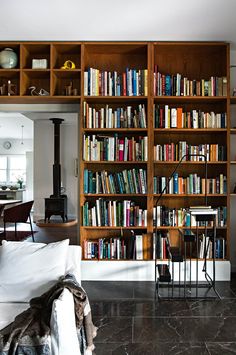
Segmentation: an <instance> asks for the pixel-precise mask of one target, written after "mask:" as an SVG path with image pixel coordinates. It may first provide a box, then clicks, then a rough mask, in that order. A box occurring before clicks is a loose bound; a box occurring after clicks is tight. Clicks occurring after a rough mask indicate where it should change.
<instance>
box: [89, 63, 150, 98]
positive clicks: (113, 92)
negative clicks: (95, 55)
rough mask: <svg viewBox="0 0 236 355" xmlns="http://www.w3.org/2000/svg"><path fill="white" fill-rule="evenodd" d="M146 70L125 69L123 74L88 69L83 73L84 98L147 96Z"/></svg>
mask: <svg viewBox="0 0 236 355" xmlns="http://www.w3.org/2000/svg"><path fill="white" fill-rule="evenodd" d="M147 94H148V70H147V69H141V70H139V69H130V68H126V70H125V72H123V73H118V72H117V71H113V72H112V71H102V70H99V69H94V68H89V69H88V70H87V71H85V72H84V95H85V96H99V95H101V96H147Z"/></svg>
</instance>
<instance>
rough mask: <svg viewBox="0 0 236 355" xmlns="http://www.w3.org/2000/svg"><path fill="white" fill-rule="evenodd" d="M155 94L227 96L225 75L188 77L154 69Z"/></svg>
mask: <svg viewBox="0 0 236 355" xmlns="http://www.w3.org/2000/svg"><path fill="white" fill-rule="evenodd" d="M154 95H155V96H227V77H226V76H222V77H216V76H211V77H210V78H209V79H204V78H203V79H201V80H195V79H189V78H187V77H186V76H183V75H182V74H180V73H176V74H164V73H160V72H159V71H158V68H157V66H156V67H155V70H154Z"/></svg>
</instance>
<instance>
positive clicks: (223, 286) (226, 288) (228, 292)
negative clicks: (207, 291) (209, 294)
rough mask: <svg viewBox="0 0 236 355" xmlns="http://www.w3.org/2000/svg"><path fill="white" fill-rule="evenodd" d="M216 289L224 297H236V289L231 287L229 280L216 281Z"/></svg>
mask: <svg viewBox="0 0 236 355" xmlns="http://www.w3.org/2000/svg"><path fill="white" fill-rule="evenodd" d="M235 289H236V283H235ZM216 290H217V291H218V292H219V295H220V296H221V297H222V298H236V293H235V290H234V289H233V288H232V287H231V284H230V282H228V281H220V282H216Z"/></svg>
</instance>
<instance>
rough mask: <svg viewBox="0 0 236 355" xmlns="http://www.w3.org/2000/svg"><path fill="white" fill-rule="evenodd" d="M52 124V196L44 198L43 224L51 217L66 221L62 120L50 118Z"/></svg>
mask: <svg viewBox="0 0 236 355" xmlns="http://www.w3.org/2000/svg"><path fill="white" fill-rule="evenodd" d="M50 120H51V121H52V122H53V124H54V164H53V194H52V195H51V196H50V197H49V198H45V218H44V221H45V222H47V221H48V222H50V217H51V216H61V218H62V220H63V222H65V221H67V196H66V195H61V165H60V124H61V123H62V122H63V121H64V120H63V119H62V118H50Z"/></svg>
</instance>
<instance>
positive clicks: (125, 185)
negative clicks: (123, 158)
mask: <svg viewBox="0 0 236 355" xmlns="http://www.w3.org/2000/svg"><path fill="white" fill-rule="evenodd" d="M84 193H85V194H146V193H147V172H146V170H144V169H137V168H133V169H125V170H122V171H120V172H114V173H108V172H107V171H106V170H102V171H100V172H98V171H96V172H93V171H91V170H88V169H84Z"/></svg>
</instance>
